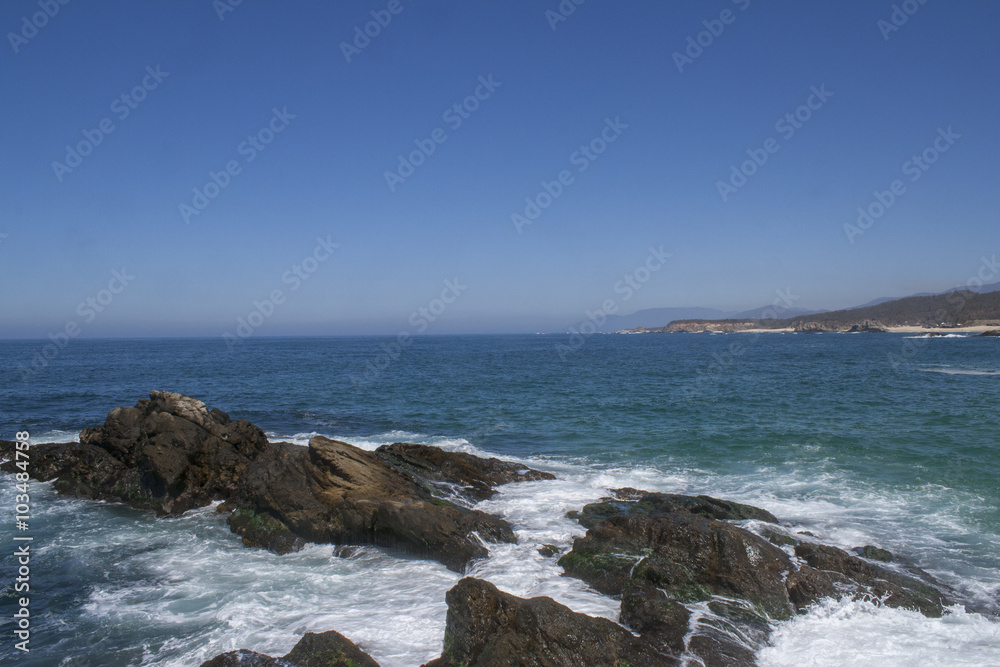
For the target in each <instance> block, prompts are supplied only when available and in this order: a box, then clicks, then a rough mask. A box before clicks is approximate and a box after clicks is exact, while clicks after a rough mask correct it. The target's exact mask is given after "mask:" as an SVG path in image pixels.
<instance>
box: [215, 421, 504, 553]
mask: <svg viewBox="0 0 1000 667" xmlns="http://www.w3.org/2000/svg"><path fill="white" fill-rule="evenodd" d="M235 503H236V505H237V507H239V508H240V510H242V511H244V512H248V516H249V517H250V520H249V521H248V522H247V523H243V522H230V526H231V527H232V529H233V530H234V531H236V532H238V533H240V534H242V535H243V536H244V538H246V539H249V540H250V541H251V542H252V543H255V544H259V545H260V546H264V547H266V548H268V549H272V550H275V551H280V550H282V549H284V548H285V547H286V545H287V544H288V536H289V535H293V536H297V537H300V538H302V539H304V540H306V541H309V542H320V543H327V542H329V543H334V544H376V545H379V546H385V547H391V548H400V549H403V550H405V551H407V552H410V553H415V554H418V555H422V556H429V557H431V558H435V559H436V560H439V561H440V562H442V563H444V564H445V565H446V566H447V567H449V568H451V569H453V570H455V571H458V572H461V571H462V569H463V568H464V567H465V565H466V564H467V563H468V562H469V561H470V560H472V559H474V558H484V557H485V556H486V555H487V554H488V551H487V549H486V548H485V547H484V546H483V545H482V544H481V543H480V542H479V540H478V539H476V538H475V536H473V535H472V533H473V532H476V533H478V534H479V536H480V537H481V538H482V539H484V540H486V541H488V542H515V541H516V537H515V536H514V532H513V530H512V529H511V527H510V525H509V524H507V522H506V521H504V520H503V519H500V518H498V517H494V516H491V515H489V514H486V513H484V512H480V511H478V510H469V509H466V508H463V507H458V506H456V505H454V504H452V503H449V502H447V501H444V500H440V499H437V498H434V497H433V496H432V495H431V493H430V492H429V491H428V490H427V489H425V488H424V487H422V486H421V485H419V484H417V483H416V482H415V481H414V480H413V479H412V478H411V477H409V476H408V475H405V474H403V473H401V472H399V471H398V470H395V469H393V468H390V467H389V466H388V465H386V464H385V463H384V462H383V461H382V459H381V457H380V456H378V455H376V454H374V453H373V452H368V451H365V450H363V449H359V448H357V447H354V446H352V445H349V444H347V443H344V442H338V441H336V440H330V439H328V438H324V437H322V436H317V437H315V438H313V439H312V440H310V441H309V447H308V448H306V447H300V446H297V445H291V444H288V443H276V444H270V445H268V447H267V449H266V450H265V452H264V453H263V454H261V455H260V456H259V457H258V459H257V460H256V461H255V462H254V465H253V466H252V467H250V468H248V469H247V470H246V472H245V473H244V475H243V477H242V478H241V480H240V484H239V489H238V491H237V494H236V496H235ZM237 513H238V512H237ZM235 516H236V514H234V517H235ZM257 517H260V518H262V521H256V520H255V519H256V518H257ZM247 526H249V527H250V528H251V530H246V527H247ZM244 531H245V532H244Z"/></svg>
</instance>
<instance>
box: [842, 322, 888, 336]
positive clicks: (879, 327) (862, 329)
mask: <svg viewBox="0 0 1000 667" xmlns="http://www.w3.org/2000/svg"><path fill="white" fill-rule="evenodd" d="M888 331H889V330H888V329H887V328H886V326H885V325H884V324H882V323H881V322H877V321H875V320H862V321H861V322H858V323H856V324H853V325H851V328H850V329H848V330H847V333H888Z"/></svg>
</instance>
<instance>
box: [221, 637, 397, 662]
mask: <svg viewBox="0 0 1000 667" xmlns="http://www.w3.org/2000/svg"><path fill="white" fill-rule="evenodd" d="M201 667H379V665H378V663H377V662H375V660H373V659H372V657H371V656H370V655H368V654H367V653H365V652H364V651H362V650H361V649H359V648H358V647H357V646H356V645H355V644H354V642H352V641H351V640H350V639H348V638H347V637H345V636H343V635H342V634H339V633H337V632H334V631H332V630H331V631H329V632H323V633H314V632H308V633H306V634H305V635H304V636H303V637H302V639H300V640H299V642H298V643H297V644H296V645H295V647H294V648H293V649H292V650H291V652H290V653H289V654H288V655H286V656H285V657H284V658H272V657H271V656H267V655H263V654H261V653H254V652H253V651H247V650H245V649H241V650H239V651H230V652H228V653H223V654H221V655H217V656H215V657H214V658H212V659H211V660H208V661H206V662H203V663H202V664H201Z"/></svg>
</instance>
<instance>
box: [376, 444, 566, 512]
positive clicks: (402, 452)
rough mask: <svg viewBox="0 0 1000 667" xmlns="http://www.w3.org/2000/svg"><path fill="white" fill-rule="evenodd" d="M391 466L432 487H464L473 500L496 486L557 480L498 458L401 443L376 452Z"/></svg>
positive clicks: (463, 493)
mask: <svg viewBox="0 0 1000 667" xmlns="http://www.w3.org/2000/svg"><path fill="white" fill-rule="evenodd" d="M376 454H378V455H379V456H380V457H381V458H382V460H383V461H385V462H386V463H387V464H389V465H390V466H391V467H393V468H396V469H397V470H401V471H403V472H406V473H408V474H410V475H411V476H413V477H415V478H417V479H418V480H426V481H427V482H430V483H431V484H436V485H440V484H441V483H446V484H453V485H460V486H461V487H462V488H461V493H462V495H464V496H467V497H468V498H471V499H473V500H486V499H488V498H491V497H492V496H493V495H494V494H496V489H495V488H494V487H496V486H499V485H501V484H510V483H512V482H526V481H534V480H540V479H555V475H553V474H552V473H548V472H541V471H538V470H532V469H531V468H528V467H526V466H523V465H520V464H518V463H511V462H509V461H501V460H500V459H496V458H489V459H484V458H481V457H479V456H474V455H472V454H466V453H464V452H446V451H444V450H443V449H439V448H438V447H430V446H428V445H414V444H410V443H403V442H397V443H395V444H392V445H382V446H381V447H379V448H378V449H377V450H376Z"/></svg>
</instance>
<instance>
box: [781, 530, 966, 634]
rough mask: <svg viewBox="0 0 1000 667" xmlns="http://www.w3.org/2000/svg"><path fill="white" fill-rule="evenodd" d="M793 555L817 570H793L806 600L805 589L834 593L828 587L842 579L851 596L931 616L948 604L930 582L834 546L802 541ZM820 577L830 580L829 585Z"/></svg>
mask: <svg viewBox="0 0 1000 667" xmlns="http://www.w3.org/2000/svg"><path fill="white" fill-rule="evenodd" d="M795 555H796V556H798V557H799V558H801V559H803V560H805V561H806V562H807V563H808V564H809V565H810V566H811V567H813V568H815V569H816V570H819V571H821V572H819V573H818V574H816V573H813V572H811V571H807V572H805V573H804V574H803V573H802V570H805V568H802V570H800V571H799V573H795V574H799V575H800V576H799V577H797V578H796V583H797V584H798V586H799V587H800V590H801V591H802V592H803V594H804V595H803V598H804V599H806V600H808V599H809V598H810V595H808V593H809V591H817V592H820V593H821V594H822V595H821V596H822V597H837V596H836V595H831V594H830V593H829V587H830V586H832V584H833V583H834V582H836V581H838V580H839V581H840V582H842V583H843V582H844V581H845V580H846V582H847V583H848V584H851V585H852V588H853V590H852V591H851V592H852V593H853V595H855V597H862V596H866V595H867V596H870V597H873V598H877V599H881V600H883V602H884V604H885V605H886V606H889V607H902V608H905V609H915V610H916V611H919V612H921V613H922V614H924V615H925V616H929V617H931V618H938V617H940V616H941V615H942V614H943V613H944V609H943V605H947V604H951V603H950V602H949V601H948V599H947V597H946V596H945V595H944V593H942V592H941V591H940V590H938V589H937V588H935V587H934V586H932V585H930V584H927V583H924V582H923V581H920V580H918V579H915V578H913V577H909V576H905V575H901V574H897V573H896V572H893V571H890V570H888V569H886V568H884V567H881V566H879V565H875V564H874V563H870V562H868V561H865V560H861V559H860V558H858V557H856V556H852V555H850V554H848V553H847V552H846V551H843V550H841V549H838V548H836V547H831V546H826V545H823V544H813V543H809V542H803V543H801V544H799V545H797V546H796V547H795ZM820 575H822V576H820ZM837 575H842V576H841V577H838V576H837ZM824 577H825V578H826V579H829V580H830V582H831V583H830V585H829V586H828V585H827V583H826V582H825V581H824V580H823V578H824ZM789 578H790V579H791V577H789ZM839 588H841V589H843V586H840V587H839ZM815 599H818V598H815ZM815 599H813V601H815ZM797 606H801V603H798V604H797Z"/></svg>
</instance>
